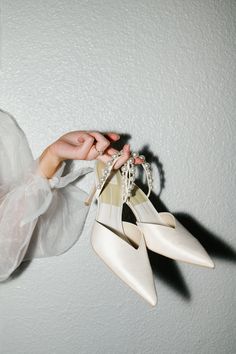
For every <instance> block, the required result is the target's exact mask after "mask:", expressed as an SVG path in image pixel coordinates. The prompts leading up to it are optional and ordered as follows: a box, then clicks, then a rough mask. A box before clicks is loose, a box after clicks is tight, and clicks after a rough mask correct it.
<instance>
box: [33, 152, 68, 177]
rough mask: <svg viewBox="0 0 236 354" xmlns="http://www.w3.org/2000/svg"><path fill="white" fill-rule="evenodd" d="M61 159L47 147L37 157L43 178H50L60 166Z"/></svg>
mask: <svg viewBox="0 0 236 354" xmlns="http://www.w3.org/2000/svg"><path fill="white" fill-rule="evenodd" d="M62 162H63V159H61V158H59V157H58V156H57V155H56V154H55V153H54V152H53V151H52V149H51V148H50V146H49V147H47V148H46V149H45V150H44V151H43V153H42V154H41V155H40V157H39V169H40V174H41V175H42V176H43V177H45V178H48V179H49V178H51V177H52V176H53V175H54V174H55V172H56V171H57V170H58V168H59V167H60V166H61V164H62Z"/></svg>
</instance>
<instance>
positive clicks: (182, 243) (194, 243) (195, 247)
mask: <svg viewBox="0 0 236 354" xmlns="http://www.w3.org/2000/svg"><path fill="white" fill-rule="evenodd" d="M159 216H160V218H161V219H162V221H163V222H164V224H157V223H145V222H139V221H137V222H136V223H137V226H138V228H139V229H140V230H141V231H142V232H143V233H144V235H145V241H146V244H147V247H148V249H150V250H151V251H153V252H156V253H159V254H161V255H163V256H166V257H169V258H172V259H175V260H178V261H183V262H186V263H192V264H195V265H198V266H203V267H208V268H214V263H213V261H212V259H211V258H210V256H209V255H208V253H207V252H206V250H205V249H204V247H203V246H202V245H201V244H200V242H199V241H198V240H197V239H196V238H195V237H194V236H193V235H192V234H191V233H190V232H189V231H188V230H187V229H186V228H185V227H184V226H183V225H182V224H181V223H180V222H179V221H178V220H177V219H176V218H175V217H174V216H173V215H172V214H171V213H168V212H162V213H159Z"/></svg>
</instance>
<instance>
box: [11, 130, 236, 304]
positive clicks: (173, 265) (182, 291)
mask: <svg viewBox="0 0 236 354" xmlns="http://www.w3.org/2000/svg"><path fill="white" fill-rule="evenodd" d="M120 136H121V138H120V139H119V141H117V142H115V143H113V144H112V146H113V147H114V148H115V149H117V150H121V149H122V147H123V145H124V144H125V143H127V142H128V140H129V139H130V138H131V136H130V135H129V134H120ZM138 152H139V154H140V155H144V156H145V157H146V161H148V162H149V163H150V164H152V165H153V166H155V167H156V168H157V170H158V173H159V178H160V191H159V193H158V194H155V193H154V192H153V191H152V192H151V194H150V197H149V199H150V201H151V202H152V204H153V205H154V207H155V208H156V209H157V210H158V211H159V212H161V211H169V210H168V209H167V208H166V206H165V205H164V203H163V202H162V201H161V200H160V195H161V192H162V190H163V189H164V186H165V176H164V170H163V166H162V164H161V162H160V161H159V158H158V157H157V156H155V155H154V154H153V153H152V152H151V151H150V150H149V147H148V145H145V146H144V147H143V148H142V149H141V150H139V151H138ZM139 172H140V174H139V176H138V178H137V180H136V182H135V183H137V185H138V186H139V187H140V188H141V189H142V190H143V191H144V192H145V193H147V185H146V181H145V176H144V172H143V169H142V168H140V169H139ZM143 181H144V182H143ZM95 202H96V201H95ZM174 216H176V218H177V219H178V220H179V221H180V222H181V224H182V225H183V226H184V227H186V229H187V230H188V231H189V232H190V233H191V234H192V235H193V236H194V237H196V238H197V239H198V240H199V242H200V243H201V244H202V245H203V247H204V248H205V249H206V250H207V252H208V253H209V255H210V256H211V257H212V258H213V261H214V257H216V258H221V259H224V260H228V261H231V262H236V251H235V250H234V249H233V248H231V247H230V246H228V245H227V244H226V242H224V241H222V239H220V237H219V235H215V234H213V233H211V232H209V231H208V230H207V229H206V228H205V227H204V226H203V225H201V224H200V223H199V222H198V221H197V220H196V219H194V218H193V217H192V216H190V215H189V214H186V213H175V214H174ZM123 219H124V220H125V221H129V222H133V223H134V224H135V221H136V219H135V217H134V214H133V213H132V212H131V210H130V208H129V207H128V206H127V205H126V204H124V208H123ZM148 254H149V259H150V263H151V266H152V269H153V273H154V274H155V276H157V278H160V279H161V280H162V281H163V282H165V283H166V284H167V285H168V286H169V287H171V288H172V289H173V290H174V291H175V292H176V293H178V294H179V295H180V296H181V297H182V298H184V299H185V300H186V301H190V300H191V293H190V290H189V288H188V287H187V284H186V282H185V280H184V277H183V275H182V273H181V270H180V269H179V267H178V265H177V262H176V261H174V260H172V259H170V258H167V257H164V256H161V255H159V254H157V253H154V252H152V251H150V250H148ZM30 262H31V261H24V262H22V263H21V265H20V266H19V267H18V268H17V269H16V270H15V272H14V273H13V274H12V276H11V277H10V278H14V277H17V276H18V275H20V274H21V273H22V272H23V271H24V270H25V269H26V268H27V267H28V266H29V264H30Z"/></svg>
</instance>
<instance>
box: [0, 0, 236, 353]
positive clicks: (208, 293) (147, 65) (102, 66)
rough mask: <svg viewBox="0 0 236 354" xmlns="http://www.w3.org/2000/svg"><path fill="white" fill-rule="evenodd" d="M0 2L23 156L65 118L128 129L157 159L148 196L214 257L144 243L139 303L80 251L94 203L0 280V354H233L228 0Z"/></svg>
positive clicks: (231, 9) (6, 93) (6, 76)
mask: <svg viewBox="0 0 236 354" xmlns="http://www.w3.org/2000/svg"><path fill="white" fill-rule="evenodd" d="M0 4H1V51H0V52H1V73H0V80H1V81H0V82H1V83H0V107H1V108H2V109H4V110H6V111H8V112H10V113H11V114H13V115H14V116H15V117H16V119H17V121H18V122H19V124H20V125H21V126H22V128H23V129H24V130H25V132H26V134H27V137H28V139H29V142H30V145H31V147H32V150H33V153H34V155H35V156H38V155H39V154H40V153H41V151H42V150H43V148H45V147H46V146H47V144H49V143H51V142H52V141H53V140H54V139H56V138H57V137H59V136H60V135H61V134H63V133H64V132H65V131H69V130H71V129H81V130H82V129H96V130H100V131H103V130H104V131H105V130H108V129H109V130H114V131H118V132H120V133H127V134H130V135H131V138H130V140H129V142H130V143H131V148H132V149H133V150H136V149H137V150H142V149H143V148H144V147H145V145H147V144H148V147H147V152H148V153H149V152H150V153H151V154H154V155H155V156H158V158H159V161H160V162H161V163H162V165H163V166H162V168H163V171H164V177H165V185H164V188H163V190H162V193H161V195H160V201H161V202H162V203H163V204H164V205H165V206H166V208H167V209H168V210H170V211H171V212H173V213H174V214H175V215H176V216H179V218H180V220H181V221H182V222H183V223H184V224H185V225H186V226H188V227H190V229H191V230H193V231H194V232H195V233H194V234H195V236H196V237H198V238H199V239H200V240H201V242H202V243H203V244H204V246H205V247H206V248H207V250H208V251H209V253H210V255H211V256H212V258H213V260H214V262H215V264H216V268H215V269H214V270H210V269H209V270H208V269H204V268H199V267H194V266H191V265H187V264H183V263H175V262H172V261H170V260H168V259H166V258H164V257H160V256H159V257H158V256H157V255H156V254H153V253H152V254H151V253H150V257H151V262H152V266H153V270H154V272H155V281H156V287H157V291H158V297H159V303H158V306H157V307H155V308H151V307H150V306H149V305H148V304H147V303H146V302H145V301H144V300H143V299H142V298H141V297H139V296H138V295H137V294H136V293H135V292H134V291H133V290H131V289H130V288H129V287H127V286H126V285H125V284H124V283H123V282H122V281H121V280H120V279H119V278H117V277H116V276H115V275H114V274H113V273H112V272H111V271H110V270H109V269H108V267H107V266H106V265H105V264H104V263H103V262H102V261H101V260H100V259H99V258H98V257H97V256H96V254H95V253H94V252H93V250H92V249H91V246H90V232H91V227H92V224H93V221H94V217H95V210H96V206H95V205H93V206H92V208H91V210H90V213H89V216H88V220H87V223H86V227H85V230H84V232H83V234H82V236H81V238H80V239H79V241H78V242H77V244H76V245H75V246H74V247H73V248H72V249H71V250H70V251H69V252H67V253H66V254H64V255H62V256H59V257H52V258H48V259H41V260H40V259H37V260H34V261H33V262H31V263H30V264H29V265H28V266H27V267H25V269H24V270H23V271H22V272H19V274H18V275H17V276H15V277H14V278H13V279H12V280H10V281H9V282H7V283H4V284H0V353H1V354H13V353H17V354H42V353H49V354H53V353H56V354H64V353H70V354H77V353H79V354H84V353H88V354H89V353H105V354H110V353H116V354H118V353H119V354H124V353H128V354H131V353H134V354H136V353H138V354H144V353H148V354H149V353H150V354H152V353H153V354H154V353H155V354H156V353H160V354H170V353H171V354H174V353H178V354H183V353H188V354H189V353H190V354H199V353H201V354H206V353H214V354H215V353H216V354H223V353H227V354H228V353H235V352H236V344H235V334H236V333H235V320H236V318H235V317H236V316H235V273H236V272H235V266H236V256H235V254H236V253H235V249H236V241H235V233H236V231H235V230H236V224H235V211H236V210H235V209H236V208H235V172H236V171H235V170H236V168H235V153H236V151H235V144H234V140H235V134H236V124H235V119H236V105H235V93H236V92H235V79H236V77H235V60H236V58H235V51H236V50H235V49H236V47H235V44H236V43H235V42H236V29H235V28H236V2H235V1H233V0H232V1H230V0H228V1H227V0H226V1H213V0H212V1H210V0H201V1H187V0H186V1H183V0H182V1H181V0H175V1H174V0H173V1H171V0H167V1H166V0H162V1H161V0H158V1H154V0H153V1H141V0H138V1H135V0H129V1H125V0H123V1H121V0H116V1H115V0H113V1H105V0H103V1H95V0H94V1H79V0H78V1H75V0H74V1H72V0H69V1H66V0H47V1H46V0H41V1H36V0H24V1H23V0H17V1H7V0H3V1H0ZM153 171H154V178H155V188H154V191H155V192H156V194H158V193H159V189H160V186H159V175H158V170H157V168H156V167H155V165H153ZM86 178H87V180H86V181H85V182H84V187H85V188H87V190H88V189H89V184H91V183H92V179H91V178H90V177H86ZM159 206H160V209H161V208H163V205H161V204H160V203H159Z"/></svg>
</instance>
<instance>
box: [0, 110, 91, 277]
mask: <svg viewBox="0 0 236 354" xmlns="http://www.w3.org/2000/svg"><path fill="white" fill-rule="evenodd" d="M6 118H8V119H6ZM4 128H5V131H4ZM6 128H8V129H6ZM9 129H10V130H9ZM0 133H1V134H0V148H1V149H0V154H1V155H0V157H1V161H0V163H1V164H0V168H1V170H0V281H4V280H6V279H7V278H9V276H10V275H11V274H12V273H13V272H14V270H15V269H16V268H17V267H18V266H19V265H20V263H21V262H22V261H25V260H30V259H32V258H37V257H49V256H56V255H59V254H62V253H64V252H66V251H67V250H68V249H69V248H71V247H72V246H73V244H74V243H75V242H76V241H77V240H78V238H79V236H80V234H81V232H82V230H83V226H84V224H85V220H86V216H87V213H88V210H89V206H87V205H86V204H85V203H84V200H85V199H86V198H87V196H88V194H87V193H86V192H85V191H83V190H82V189H80V188H79V187H78V181H79V179H80V178H81V177H82V176H84V175H86V174H87V173H90V172H92V171H93V170H94V169H93V168H92V167H81V168H77V169H75V168H72V169H69V172H67V173H65V170H66V167H68V166H69V165H70V164H71V161H66V162H65V161H64V162H63V163H62V165H61V167H60V168H59V169H58V170H57V172H56V173H55V174H54V176H53V177H52V178H51V179H49V180H48V179H47V178H45V177H43V176H41V175H40V173H39V159H36V160H34V159H33V158H32V155H31V152H30V150H29V148H28V146H27V140H26V137H25V135H24V133H23V132H22V130H21V129H20V128H19V126H18V125H17V124H16V122H15V121H14V119H13V118H12V117H11V119H10V118H9V116H7V117H6V114H5V115H2V116H1V114H0ZM17 134H18V135H17ZM16 138H17V139H18V141H17V139H16ZM13 141H14V143H13ZM17 142H18V144H17ZM14 144H15V150H14V148H13V145H14ZM11 149H12V151H11ZM12 154H14V155H12ZM17 154H18V155H19V156H18V160H17ZM22 154H23V155H22ZM67 163H68V166H67ZM72 165H73V164H72ZM67 170H68V169H67ZM7 172H8V173H7ZM13 172H15V173H13ZM63 172H64V174H63ZM11 173H13V174H12V175H11ZM7 177H8V178H7Z"/></svg>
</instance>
